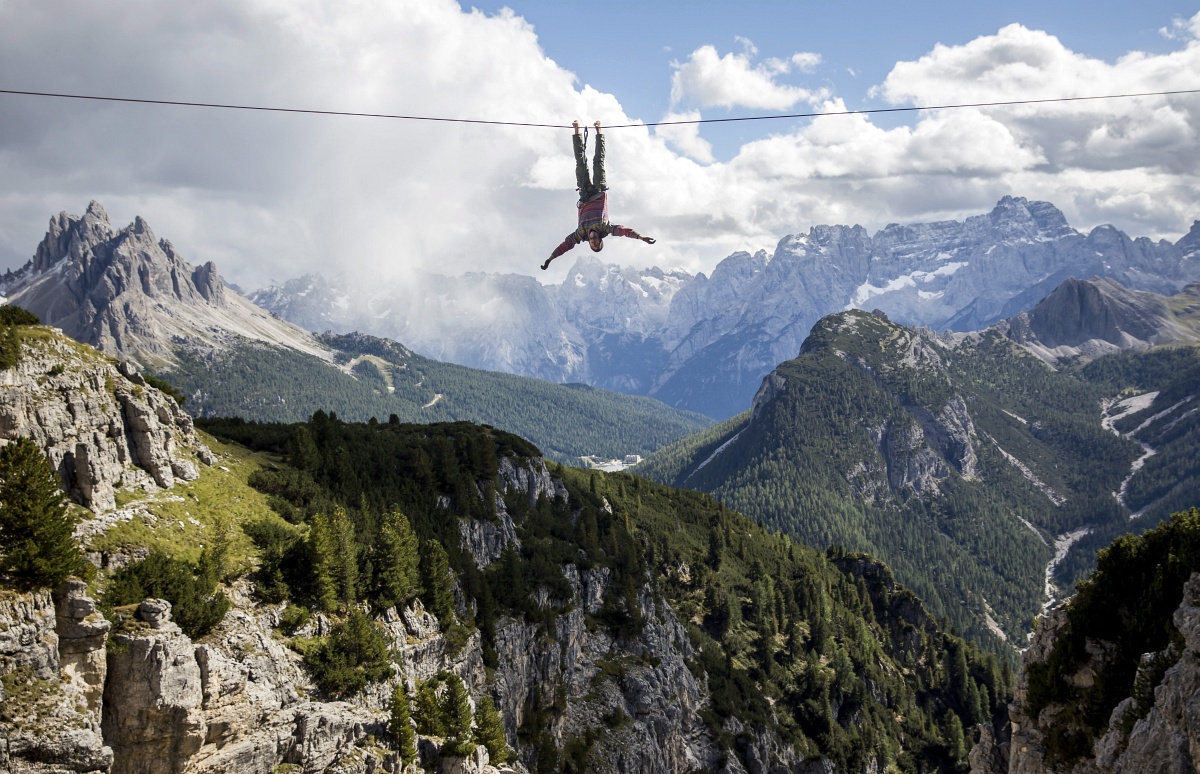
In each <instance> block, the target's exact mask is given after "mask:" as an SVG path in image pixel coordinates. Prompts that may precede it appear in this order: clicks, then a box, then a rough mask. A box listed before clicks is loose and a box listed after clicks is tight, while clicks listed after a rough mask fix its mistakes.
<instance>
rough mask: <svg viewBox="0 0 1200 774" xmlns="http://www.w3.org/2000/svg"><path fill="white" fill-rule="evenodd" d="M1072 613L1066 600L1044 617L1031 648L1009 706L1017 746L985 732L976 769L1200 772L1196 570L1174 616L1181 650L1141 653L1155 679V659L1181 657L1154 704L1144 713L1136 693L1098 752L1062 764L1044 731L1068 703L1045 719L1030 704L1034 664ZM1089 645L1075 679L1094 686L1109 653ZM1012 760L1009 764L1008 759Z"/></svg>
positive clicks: (1027, 773)
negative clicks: (1051, 750)
mask: <svg viewBox="0 0 1200 774" xmlns="http://www.w3.org/2000/svg"><path fill="white" fill-rule="evenodd" d="M1067 616H1068V608H1067V607H1066V606H1063V607H1059V608H1057V609H1056V610H1054V611H1052V612H1051V613H1050V614H1049V615H1047V616H1046V617H1045V618H1043V619H1042V622H1041V624H1040V625H1039V627H1038V629H1037V631H1036V632H1035V633H1034V636H1033V639H1032V640H1031V642H1030V646H1029V649H1028V650H1027V651H1026V652H1025V655H1024V658H1023V667H1022V670H1021V675H1020V677H1019V679H1018V682H1017V687H1016V690H1015V691H1014V699H1013V705H1012V707H1011V708H1010V713H1011V718H1012V742H1011V745H1010V746H1008V748H1007V749H1002V748H1001V747H1000V746H999V745H996V744H995V743H994V740H993V739H992V736H991V735H990V734H985V735H984V736H983V737H982V738H981V740H980V743H979V744H978V745H977V747H976V749H975V750H973V751H972V755H971V760H972V768H971V771H972V772H973V774H1001V772H1005V771H1007V772H1008V774H1134V772H1151V771H1153V772H1163V774H1190V772H1195V771H1197V770H1200V573H1195V574H1193V575H1192V576H1191V579H1190V580H1188V581H1187V583H1186V585H1185V586H1184V592H1183V600H1182V602H1181V603H1180V605H1179V607H1178V609H1177V610H1176V611H1175V613H1174V615H1173V617H1172V620H1173V622H1174V624H1175V627H1176V628H1177V629H1178V630H1179V632H1180V634H1181V635H1182V637H1183V641H1184V645H1183V647H1182V650H1181V652H1180V651H1176V650H1174V649H1175V646H1174V645H1172V646H1171V647H1170V648H1169V649H1168V651H1166V652H1163V653H1161V654H1154V653H1147V654H1145V655H1144V656H1143V657H1142V666H1141V667H1140V668H1139V679H1141V676H1142V673H1144V674H1145V675H1146V676H1147V677H1148V678H1150V679H1151V680H1153V679H1155V678H1154V676H1153V675H1154V673H1153V665H1154V664H1155V662H1156V661H1159V660H1160V659H1165V660H1167V661H1171V660H1174V663H1173V665H1172V666H1170V667H1169V668H1167V669H1166V671H1165V672H1162V674H1161V678H1160V679H1158V682H1157V685H1155V686H1154V688H1153V697H1154V698H1153V703H1152V704H1151V706H1150V707H1149V708H1148V710H1146V711H1144V715H1143V716H1142V717H1140V718H1139V717H1137V715H1138V713H1137V711H1136V705H1135V700H1134V699H1133V698H1132V697H1130V698H1126V699H1125V700H1124V701H1122V702H1121V703H1119V704H1118V705H1117V706H1116V708H1115V709H1114V710H1113V712H1112V716H1111V718H1110V720H1109V722H1108V728H1107V731H1106V732H1105V733H1104V734H1103V735H1101V736H1100V737H1099V738H1097V739H1094V740H1092V743H1091V754H1090V755H1085V756H1084V757H1083V758H1082V760H1080V761H1078V762H1076V763H1074V764H1062V763H1055V762H1054V761H1053V760H1052V758H1051V756H1050V755H1049V754H1048V752H1047V749H1048V740H1047V738H1046V735H1045V732H1044V729H1045V728H1046V727H1047V725H1048V724H1049V722H1050V721H1051V720H1052V719H1053V718H1054V717H1055V716H1056V715H1058V714H1059V713H1061V712H1063V711H1064V709H1065V708H1064V707H1061V706H1059V705H1055V704H1051V705H1049V706H1047V707H1045V708H1044V709H1042V711H1041V712H1040V714H1039V716H1038V717H1030V716H1029V713H1028V712H1027V710H1026V708H1027V707H1028V706H1029V690H1030V685H1029V681H1030V673H1029V665H1031V664H1035V663H1041V662H1044V661H1046V659H1048V658H1049V656H1050V653H1051V651H1052V650H1053V648H1054V644H1055V640H1056V638H1057V637H1058V636H1059V634H1060V632H1061V631H1062V630H1063V628H1064V626H1065V624H1066V621H1067ZM1087 650H1088V654H1089V657H1090V660H1089V662H1088V663H1086V664H1084V665H1083V666H1082V667H1081V668H1080V669H1079V670H1078V671H1077V672H1076V673H1075V674H1074V675H1072V676H1071V682H1072V683H1073V684H1075V685H1078V686H1086V685H1090V684H1091V683H1090V681H1092V680H1094V679H1095V676H1096V675H1097V674H1098V672H1099V671H1100V665H1101V662H1102V661H1103V659H1104V658H1105V657H1106V653H1107V648H1106V647H1105V645H1104V643H1102V642H1092V641H1089V644H1088V649H1087ZM1175 659H1177V660H1175ZM1135 682H1136V681H1135ZM1135 718H1136V719H1135ZM1006 758H1007V766H1005V765H1004V761H1005V759H1006Z"/></svg>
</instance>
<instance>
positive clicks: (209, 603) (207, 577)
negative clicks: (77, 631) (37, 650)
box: [100, 551, 230, 639]
mask: <svg viewBox="0 0 1200 774" xmlns="http://www.w3.org/2000/svg"><path fill="white" fill-rule="evenodd" d="M206 564H208V562H207V561H206V560H205V558H204V557H203V556H202V557H201V565H206ZM148 597H155V598H159V599H165V600H167V601H168V602H170V603H171V620H173V621H174V622H175V623H177V624H179V628H180V629H182V630H183V633H184V634H186V635H187V636H189V637H191V638H192V639H199V638H200V637H203V636H204V635H206V634H208V633H209V632H210V631H212V630H213V627H215V626H216V625H217V624H218V623H220V622H221V619H222V618H224V617H225V614H226V613H227V612H229V608H230V603H229V599H228V598H226V596H225V595H224V594H223V593H221V592H219V591H217V581H216V577H215V575H214V574H213V573H211V572H202V571H201V568H200V567H199V566H196V565H192V564H189V563H188V562H185V561H183V560H182V559H172V558H171V557H169V556H167V555H166V554H164V553H162V552H161V551H154V552H152V553H151V554H150V555H149V556H147V557H146V558H145V559H143V560H142V561H140V562H138V563H137V564H131V565H129V566H128V567H123V568H122V569H120V570H118V571H117V572H116V573H115V574H114V575H113V576H112V578H111V579H110V581H109V585H108V590H107V591H105V593H104V597H103V598H102V599H101V602H100V606H101V607H102V608H103V609H105V610H107V611H111V610H112V609H113V608H116V607H121V606H122V605H132V604H136V603H138V602H141V601H142V600H143V599H146V598H148Z"/></svg>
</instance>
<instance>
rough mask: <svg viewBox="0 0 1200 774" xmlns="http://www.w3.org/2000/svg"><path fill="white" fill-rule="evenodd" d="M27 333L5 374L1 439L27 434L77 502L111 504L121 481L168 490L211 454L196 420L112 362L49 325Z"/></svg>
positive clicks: (0, 390)
mask: <svg viewBox="0 0 1200 774" xmlns="http://www.w3.org/2000/svg"><path fill="white" fill-rule="evenodd" d="M34 330H36V331H37V332H38V333H39V335H36V336H29V337H26V340H25V345H24V346H23V347H22V351H21V360H20V362H19V363H18V364H17V365H16V366H14V367H13V368H10V369H8V370H6V371H3V372H0V440H3V439H11V438H17V437H20V436H25V437H28V438H31V439H33V441H34V442H35V443H37V444H38V445H39V446H40V447H42V448H43V449H44V450H45V451H46V454H47V455H48V456H49V458H50V462H51V465H52V466H53V467H54V469H55V471H56V472H57V473H58V476H59V479H60V480H61V481H62V483H63V488H64V489H66V491H67V492H68V493H69V494H70V496H71V499H73V500H74V501H75V502H77V503H79V504H81V505H83V506H85V507H87V508H92V509H94V510H97V511H101V510H111V509H112V508H113V507H115V487H116V486H118V485H125V486H128V485H138V484H143V485H146V486H158V487H171V486H173V485H174V483H175V481H176V480H177V479H178V480H184V481H190V480H194V479H195V478H197V477H198V476H199V468H198V466H197V464H196V460H198V459H201V458H207V459H210V460H211V458H212V455H211V453H210V452H209V451H208V449H206V448H205V447H204V444H203V443H201V442H200V441H199V440H198V439H197V437H196V433H195V429H194V427H193V425H192V418H191V417H190V416H188V415H187V413H186V412H184V411H183V409H182V408H180V406H179V405H178V404H177V403H176V402H175V401H174V400H173V399H172V398H170V397H168V396H167V395H164V394H163V393H161V392H159V391H158V390H156V389H154V388H153V387H150V386H149V385H148V384H146V382H145V380H144V379H143V378H142V377H141V375H140V374H138V373H137V371H136V370H135V369H133V368H132V367H131V366H129V365H128V364H127V363H119V364H118V363H113V362H112V361H111V360H109V359H108V358H106V357H104V356H102V355H100V354H99V353H97V352H95V351H94V350H91V349H89V348H87V347H83V346H80V345H79V344H77V343H75V342H73V341H71V340H70V339H67V338H66V337H65V336H62V335H60V334H58V333H55V332H53V331H51V330H50V329H43V328H38V329H34Z"/></svg>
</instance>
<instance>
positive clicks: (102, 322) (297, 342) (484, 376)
mask: <svg viewBox="0 0 1200 774" xmlns="http://www.w3.org/2000/svg"><path fill="white" fill-rule="evenodd" d="M480 276H481V277H482V275H480ZM525 279H527V280H528V278H525ZM500 284H501V285H502V288H501V291H502V292H501V295H502V297H504V298H507V299H514V298H515V299H519V300H520V303H519V304H517V306H518V307H519V308H520V309H522V310H526V311H528V310H536V309H537V307H536V305H535V304H533V303H532V302H531V299H530V298H529V297H522V296H521V295H520V293H519V292H517V291H518V290H519V289H520V288H519V287H513V286H520V285H521V284H522V283H508V285H510V287H503V285H504V284H505V281H504V280H501V283H500ZM524 284H530V285H533V286H535V287H536V283H534V282H533V281H532V280H528V282H527V283H524ZM459 287H460V288H467V290H469V289H470V284H469V283H459ZM464 292H465V291H464ZM0 294H2V295H4V296H6V297H7V299H8V300H9V301H11V302H12V303H15V304H17V305H19V306H23V307H25V308H26V309H29V310H30V311H32V312H34V313H35V314H37V315H38V316H39V317H40V318H41V319H42V321H43V322H44V323H46V324H48V325H54V326H57V327H60V328H62V329H63V331H64V332H65V333H66V334H67V335H69V336H71V337H72V338H75V339H76V340H78V341H82V342H85V343H87V344H91V345H93V346H95V347H96V348H97V349H100V350H101V351H103V352H105V353H106V354H109V355H111V356H113V357H116V358H120V359H127V360H131V361H133V362H135V363H137V364H139V365H140V366H142V367H143V368H145V369H147V370H149V371H153V372H157V373H160V374H164V375H166V376H167V378H168V380H169V381H171V382H172V383H173V384H174V385H175V386H177V387H178V388H180V389H181V390H183V392H184V394H186V395H187V396H188V404H187V405H188V408H189V410H191V411H192V412H193V413H194V414H196V415H199V416H216V415H219V416H237V417H243V418H246V419H253V420H259V421H276V422H294V421H301V420H305V419H308V417H310V416H311V415H312V414H313V412H315V411H317V410H318V409H320V410H324V411H326V412H335V413H337V414H338V415H339V416H340V417H341V418H342V419H346V420H357V421H365V420H367V419H369V418H371V417H376V418H378V419H381V420H387V419H388V418H389V417H391V416H392V415H395V416H396V418H397V419H398V420H399V421H402V422H433V421H452V420H470V421H473V422H481V423H486V424H489V425H493V426H496V427H499V428H504V429H507V430H510V431H512V432H516V433H519V434H521V435H523V436H524V437H526V438H529V439H530V440H532V441H534V442H535V443H537V444H538V445H539V446H540V447H541V448H542V449H543V450H544V451H545V452H546V453H547V455H549V456H552V457H554V458H555V459H557V460H560V461H569V460H572V459H574V458H577V457H579V456H581V455H584V454H589V455H593V454H594V455H601V456H604V457H609V458H611V457H623V456H625V455H626V454H640V455H645V454H647V453H648V452H650V451H652V450H653V449H655V448H658V447H659V446H661V445H662V444H664V443H667V442H668V441H671V440H673V439H675V438H678V437H680V436H682V435H685V434H687V433H689V432H692V431H694V430H697V429H700V428H702V427H705V426H706V425H707V424H709V421H708V420H707V419H706V418H705V417H702V416H699V415H696V414H691V413H688V412H685V411H681V410H679V409H674V408H670V407H668V406H665V405H663V404H662V403H660V402H658V401H655V400H653V399H650V398H646V397H638V396H629V395H624V394H620V393H615V392H609V391H605V390H600V389H594V388H591V387H587V386H584V385H562V384H557V383H552V382H545V381H541V380H538V379H533V378H527V377H521V376H516V375H513V374H510V373H496V372H483V371H479V370H475V369H471V368H466V367H463V366H459V365H453V364H449V363H443V362H438V361H437V360H434V359H430V358H426V357H423V356H421V355H418V354H415V353H414V352H412V351H411V350H409V349H408V348H407V347H405V346H403V345H400V344H397V343H396V342H393V341H387V340H384V339H380V338H377V337H371V336H366V335H354V336H327V337H324V338H318V337H316V336H314V335H313V334H312V333H309V332H308V331H306V330H304V329H302V328H300V327H299V326H297V325H294V324H292V323H289V322H286V321H284V320H281V319H279V318H277V317H275V316H273V315H272V314H271V313H269V312H266V311H264V310H263V309H261V308H259V307H257V306H255V305H254V304H253V303H251V302H250V301H249V300H247V299H246V298H243V297H242V296H240V295H238V294H236V293H233V292H227V291H226V289H225V286H224V283H223V282H222V281H221V277H220V276H219V274H218V273H217V269H216V267H215V266H214V265H213V264H211V263H208V264H205V265H204V266H201V267H199V268H194V267H192V266H191V265H190V264H188V263H187V262H186V261H185V260H184V259H183V258H182V257H181V256H179V255H178V254H177V253H176V252H175V250H174V249H173V248H172V246H171V244H170V243H169V242H167V241H165V240H158V239H156V238H155V236H154V234H153V232H151V230H150V227H149V225H148V224H147V223H146V222H145V221H144V220H142V219H141V218H138V219H136V220H135V221H134V222H133V223H132V224H131V225H129V226H127V227H125V228H122V229H116V228H113V226H112V225H111V224H110V223H109V221H108V216H107V215H106V214H105V212H104V209H103V208H102V207H101V206H100V205H99V204H97V203H96V202H92V203H91V205H90V206H89V207H88V210H87V212H86V213H85V214H84V215H83V216H82V217H79V216H75V215H69V214H67V213H61V214H59V215H58V216H56V217H54V218H52V219H51V221H50V228H49V230H48V232H47V234H46V237H45V239H44V240H43V241H42V244H41V245H40V246H39V247H38V249H37V252H36V254H35V255H34V258H33V259H32V260H31V261H30V262H29V263H28V264H26V265H25V266H24V267H23V268H22V269H21V270H20V271H18V272H15V273H11V274H9V275H7V276H5V277H4V278H3V279H2V280H0ZM284 299H286V300H287V304H288V309H289V310H290V312H291V313H292V314H294V315H296V316H299V317H303V318H304V319H306V320H308V321H309V322H310V323H312V322H321V321H322V320H323V318H322V315H323V314H324V311H323V310H331V309H332V310H336V309H338V308H339V305H340V304H342V303H348V302H346V301H345V300H344V299H345V295H344V294H341V293H339V291H338V290H337V289H336V288H332V287H329V286H326V285H323V284H322V283H321V282H319V281H318V280H317V279H316V278H309V279H307V280H303V281H297V282H296V283H293V284H292V285H290V286H289V288H288V289H287V290H286V292H284V291H281V292H280V294H279V295H278V296H277V299H276V300H278V301H280V302H282V301H283V300H284ZM428 302H429V303H430V304H431V305H438V304H443V305H446V306H448V307H451V308H453V307H454V306H455V305H456V304H458V305H459V306H460V307H461V308H466V301H465V299H464V298H461V297H460V298H459V299H457V300H455V299H452V298H449V297H448V296H441V297H435V298H431V299H429V300H428ZM476 313H477V314H487V313H488V311H487V310H486V309H485V310H483V311H479V310H476ZM423 314H424V313H423ZM428 314H429V315H436V314H440V310H438V311H436V312H435V311H432V310H431V311H429V312H428ZM504 316H505V317H506V318H507V317H510V315H509V314H508V313H507V312H506V313H505V314H504ZM535 323H536V321H535V320H533V319H530V320H529V324H530V326H531V327H532V326H533V325H534V324H535ZM318 327H325V326H324V325H321V326H318ZM507 330H508V331H511V330H512V326H511V325H510V326H508V328H507ZM505 335H506V331H505V330H504V329H502V328H501V326H497V327H496V330H495V336H494V337H493V338H492V339H491V340H490V341H484V342H483V343H484V344H487V345H488V346H490V347H492V348H493V350H495V349H502V348H503V347H504V346H505V345H504V336H505ZM549 335H550V336H551V337H553V336H554V335H557V334H556V333H554V332H553V331H552V332H551V333H550V334H549ZM522 337H523V340H525V341H528V340H530V339H531V337H532V336H531V334H530V332H529V331H528V330H526V331H524V332H523V333H522ZM512 363H513V365H521V366H529V365H530V364H529V363H527V362H525V361H521V360H517V359H514V360H513V361H512ZM509 370H518V369H516V368H512V369H509ZM526 370H530V369H526Z"/></svg>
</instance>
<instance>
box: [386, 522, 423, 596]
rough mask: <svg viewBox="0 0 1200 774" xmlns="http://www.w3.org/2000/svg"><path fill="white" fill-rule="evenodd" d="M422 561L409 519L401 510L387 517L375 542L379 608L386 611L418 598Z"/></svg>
mask: <svg viewBox="0 0 1200 774" xmlns="http://www.w3.org/2000/svg"><path fill="white" fill-rule="evenodd" d="M419 561H420V558H419V555H418V551H417V536H416V533H414V532H413V530H412V525H411V524H409V521H408V518H407V517H406V516H405V515H404V514H403V513H401V512H400V511H399V510H394V511H392V512H391V513H388V514H387V515H385V516H384V517H383V523H382V524H381V525H380V528H379V539H378V540H377V541H376V542H375V567H376V573H377V579H378V580H377V589H376V592H375V605H376V607H378V608H380V609H384V610H386V609H387V608H389V607H392V606H394V605H403V604H404V603H405V602H407V601H408V600H410V599H412V598H413V597H414V596H416V593H417V591H418V590H419V589H420V577H419V573H418V569H419V568H418V564H419Z"/></svg>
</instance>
